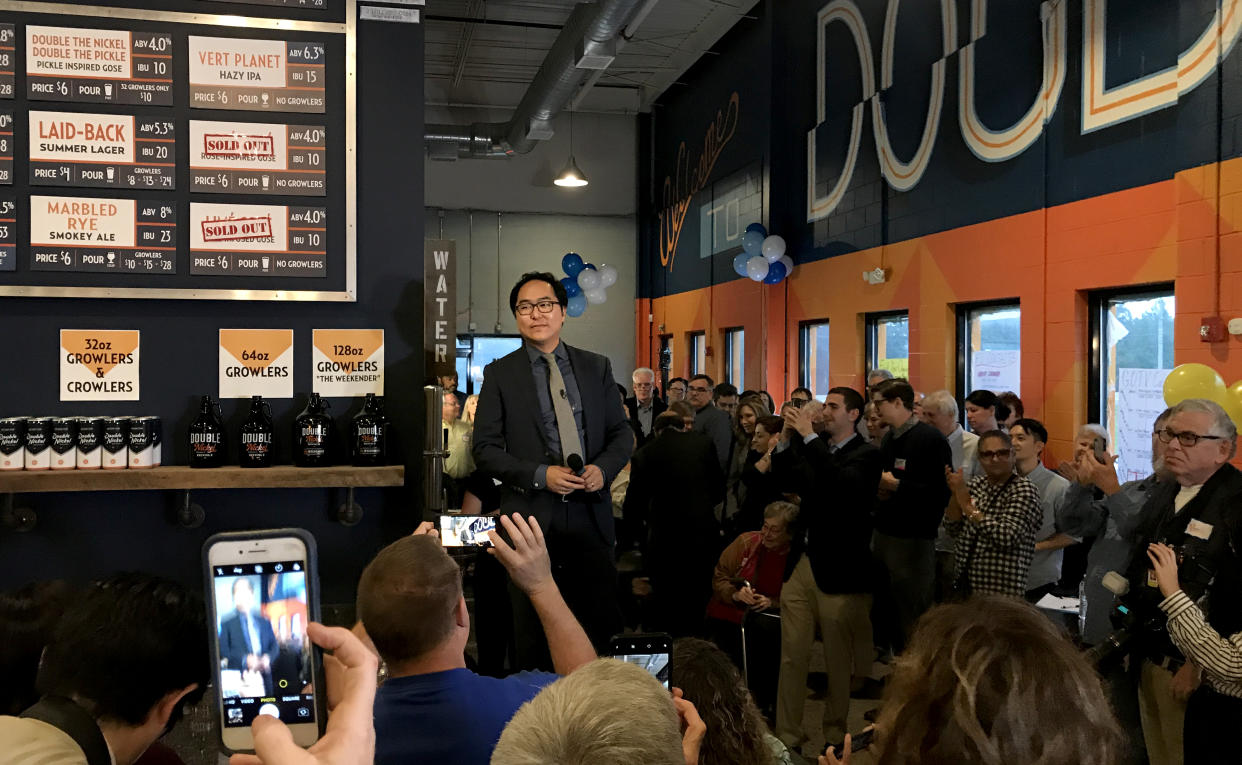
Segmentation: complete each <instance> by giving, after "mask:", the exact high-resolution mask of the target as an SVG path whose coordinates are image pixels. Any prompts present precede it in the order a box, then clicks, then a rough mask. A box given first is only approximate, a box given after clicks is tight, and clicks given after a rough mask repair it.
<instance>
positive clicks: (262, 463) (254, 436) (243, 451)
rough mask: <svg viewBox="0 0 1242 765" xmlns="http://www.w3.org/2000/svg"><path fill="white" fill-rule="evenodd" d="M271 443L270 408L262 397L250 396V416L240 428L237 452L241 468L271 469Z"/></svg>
mask: <svg viewBox="0 0 1242 765" xmlns="http://www.w3.org/2000/svg"><path fill="white" fill-rule="evenodd" d="M272 441H273V433H272V407H271V406H270V405H269V404H268V403H267V402H266V401H264V400H263V397H262V396H252V397H251V398H250V415H249V416H248V417H246V421H245V422H244V423H243V424H242V427H241V448H240V449H239V450H238V454H239V455H240V457H239V459H240V460H241V466H242V467H256V468H265V467H271V466H272V448H273V443H272Z"/></svg>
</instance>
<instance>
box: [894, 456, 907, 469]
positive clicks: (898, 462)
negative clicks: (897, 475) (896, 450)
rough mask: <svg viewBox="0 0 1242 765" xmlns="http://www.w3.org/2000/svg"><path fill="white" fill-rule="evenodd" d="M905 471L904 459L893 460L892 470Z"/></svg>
mask: <svg viewBox="0 0 1242 765" xmlns="http://www.w3.org/2000/svg"><path fill="white" fill-rule="evenodd" d="M905 469H906V461H905V459H903V458H901V457H898V458H897V459H895V460H893V470H905Z"/></svg>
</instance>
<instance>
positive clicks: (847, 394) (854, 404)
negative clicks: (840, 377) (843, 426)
mask: <svg viewBox="0 0 1242 765" xmlns="http://www.w3.org/2000/svg"><path fill="white" fill-rule="evenodd" d="M803 390H806V389H805V388H803ZM795 392H797V391H796V390H795ZM833 393H835V394H837V395H838V396H840V397H841V398H842V399H843V400H844V401H845V411H846V413H847V414H848V413H849V412H857V413H858V414H857V415H856V416H854V417H852V418H851V421H853V422H854V423H855V424H857V423H858V418H859V417H862V413H863V407H864V406H866V405H867V402H865V401H863V397H862V394H861V393H859V392H858V391H856V390H854V389H853V388H850V387H848V386H845V385H840V386H837V387H836V388H829V389H828V395H829V396H831V395H832V394H833Z"/></svg>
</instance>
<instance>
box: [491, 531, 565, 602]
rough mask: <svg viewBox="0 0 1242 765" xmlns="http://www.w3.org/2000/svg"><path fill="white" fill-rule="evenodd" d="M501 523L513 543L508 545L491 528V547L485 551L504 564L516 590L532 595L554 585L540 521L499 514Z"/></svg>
mask: <svg viewBox="0 0 1242 765" xmlns="http://www.w3.org/2000/svg"><path fill="white" fill-rule="evenodd" d="M500 525H501V526H503V527H504V530H505V534H507V535H508V536H509V539H510V541H512V543H513V544H512V546H510V544H509V543H508V542H506V541H505V538H504V537H503V536H501V535H500V532H499V531H496V530H495V529H492V530H491V531H490V532H488V534H489V536H491V539H492V549H491V550H488V552H489V553H490V554H491V555H493V556H495V557H496V559H497V560H499V561H500V563H501V565H503V566H504V567H505V570H506V571H508V572H509V578H510V579H512V580H513V583H514V584H516V585H517V587H518V589H520V590H521V591H522V592H524V593H526V594H527V595H533V594H534V593H535V592H536V591H537V590H539V589H541V588H543V587H546V586H548V585H552V586H553V587H555V586H556V585H555V583H554V582H553V580H552V560H551V559H550V558H549V557H548V546H547V544H546V543H545V542H544V539H543V529H541V528H539V521H537V520H535V519H534V517H531V519H530V521H529V522H528V521H527V520H526V519H525V518H523V517H522V516H520V515H518V514H517V513H514V514H513V518H512V520H510V519H509V517H508V516H505V515H502V516H500Z"/></svg>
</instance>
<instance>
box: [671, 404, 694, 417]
mask: <svg viewBox="0 0 1242 765" xmlns="http://www.w3.org/2000/svg"><path fill="white" fill-rule="evenodd" d="M668 411H670V412H676V413H677V414H678V415H680V416H681V417H682V418H686V417H689V418H690V419H692V420H693V419H694V417H695V411H694V405H692V404H691V403H690V402H689V401H674V402H673V403H671V404H669V405H668Z"/></svg>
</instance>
